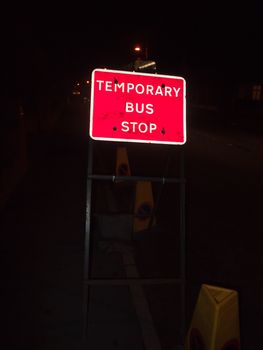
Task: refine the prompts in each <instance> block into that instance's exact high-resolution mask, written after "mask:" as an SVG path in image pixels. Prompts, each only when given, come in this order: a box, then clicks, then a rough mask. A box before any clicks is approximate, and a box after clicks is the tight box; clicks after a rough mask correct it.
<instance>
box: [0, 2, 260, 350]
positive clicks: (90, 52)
mask: <svg viewBox="0 0 263 350" xmlns="http://www.w3.org/2000/svg"><path fill="white" fill-rule="evenodd" d="M261 7H262V6H260V2H256V1H250V2H249V3H242V2H239V3H232V2H231V3H230V2H228V3H222V2H220V3H214V2H210V3H207V4H204V3H200V2H196V3H195V4H191V3H181V2H179V3H176V2H175V3H172V4H167V3H165V2H160V3H149V2H147V3H142V2H130V3H126V2H125V3H112V2H111V3H106V4H104V3H88V4H86V5H83V4H81V3H69V4H68V3H66V2H64V3H61V4H52V5H51V4H47V3H46V2H45V3H35V4H34V3H33V4H30V5H26V3H21V4H11V5H10V7H9V8H7V7H6V6H5V8H3V9H2V11H1V15H2V19H1V82H2V84H1V88H2V89H1V90H2V94H1V106H2V108H1V117H3V123H2V126H3V127H1V130H0V131H1V138H0V141H1V172H2V174H3V176H2V177H1V181H2V182H1V198H0V199H1V222H0V229H1V259H2V263H1V267H2V270H3V273H2V276H3V280H4V283H3V289H4V298H3V299H2V302H3V305H2V310H3V312H2V318H1V320H2V321H3V323H4V324H5V325H6V329H7V331H6V332H5V334H6V338H7V344H8V341H10V343H9V348H12V346H13V348H18V346H21V345H23V346H27V347H29V343H30V345H31V343H33V346H32V348H33V349H50V346H52V345H53V346H54V348H58V349H59V348H61V346H62V347H63V349H67V348H69V349H72V348H74V349H77V348H80V345H83V344H79V347H78V342H80V339H81V334H80V333H81V326H82V319H81V303H82V296H81V293H82V287H83V286H82V284H83V280H82V277H83V275H82V268H83V247H84V244H83V242H84V233H85V214H86V213H85V205H86V203H85V201H86V180H87V173H86V172H87V152H88V142H87V141H88V137H87V124H88V123H87V121H88V103H87V98H89V95H88V94H87V92H86V93H84V94H83V95H82V92H81V94H80V95H79V96H75V95H73V94H72V92H73V91H75V90H74V89H75V88H76V83H77V82H80V83H83V82H85V81H86V80H89V79H90V77H91V72H92V70H93V69H94V68H104V67H106V68H113V69H120V68H122V67H124V66H125V65H127V64H129V63H131V62H133V61H134V60H135V59H136V57H137V56H136V55H135V54H134V51H133V47H134V45H135V44H137V43H139V44H141V45H142V46H143V48H144V50H145V48H147V49H148V58H149V59H152V60H155V61H156V63H157V72H158V73H160V74H170V75H182V76H183V77H184V78H185V79H186V84H187V123H188V127H187V134H188V135H187V137H188V139H187V143H186V145H185V146H184V150H185V153H186V179H187V186H186V190H187V193H186V195H187V198H186V207H187V213H186V214H187V215H186V220H187V225H186V231H187V232H186V233H187V278H188V294H187V296H188V298H189V299H188V302H189V303H188V306H189V309H188V319H187V321H188V325H189V322H190V319H191V315H192V312H193V308H194V304H195V301H196V297H197V295H198V291H199V289H200V285H201V283H203V282H207V283H211V284H212V283H213V284H216V285H219V286H222V287H229V288H233V289H236V290H237V291H238V292H239V295H240V320H241V340H242V344H243V345H244V349H247V350H250V349H251V348H253V349H254V348H260V346H261V339H260V335H261V334H260V327H261V324H262V322H261V321H262V315H263V309H262V303H261V298H262V286H263V284H262V276H261V275H262V273H261V271H262V248H261V244H262V238H261V236H262V222H261V207H262V205H261V199H262V193H263V191H262V174H263V170H262V132H263V122H262V121H263V118H262V111H263V104H262V81H263V69H262V68H263V64H262V62H263V57H262V56H263V54H262V48H261V46H262V45H261V43H262V23H261V17H262V15H261V14H262V10H261ZM143 58H144V57H143ZM259 85H260V86H261V94H260V99H258V100H257V99H256V100H254V99H253V96H254V95H253V87H254V86H259ZM240 88H242V89H243V90H242V89H241V90H242V91H245V93H244V94H243V95H242V94H241V95H240V91H241V90H240ZM84 98H86V99H85V100H84ZM10 106H11V107H14V106H22V107H23V111H24V113H23V114H21V113H20V114H19V115H18V114H17V111H15V109H14V108H13V109H12V108H10ZM20 117H22V118H20ZM143 146H144V145H143ZM150 146H152V145H150ZM103 147H106V151H107V152H108V151H110V150H111V148H110V147H107V144H106V145H105V144H104V145H98V151H97V156H98V157H97V158H96V161H97V162H98V163H99V164H100V165H102V168H103V166H105V165H107V164H110V167H111V168H112V167H113V164H112V163H113V162H112V159H114V156H115V154H114V151H113V153H112V154H111V155H110V157H105V153H104V152H105V149H104V148H103ZM152 149H154V150H155V151H156V152H155V153H154V154H155V157H153V156H152ZM130 150H133V151H134V153H135V156H134V158H132V157H131V163H133V164H139V165H138V166H135V167H133V168H132V169H133V172H136V173H140V172H141V170H142V169H144V170H148V166H149V168H150V166H152V167H153V168H154V171H156V172H157V171H158V172H159V171H160V172H162V171H163V169H164V167H163V166H156V167H155V165H156V164H157V158H158V160H160V161H161V164H163V162H164V161H165V157H164V156H163V155H164V154H165V155H166V152H167V153H169V152H170V149H169V147H168V148H166V147H164V148H162V147H159V146H158V145H157V146H156V147H151V148H147V150H146V148H145V149H144V148H143V151H142V145H135V146H134V147H132V146H131V145H130V148H129V151H130ZM147 152H148V153H147ZM175 153H176V151H175ZM138 155H140V156H142V158H140V157H139V156H138ZM157 155H158V157H157ZM145 159H147V162H146V161H145ZM137 162H138V163H137ZM171 164H172V165H174V164H178V163H177V162H176V161H174V162H171ZM105 167H106V166H105ZM106 170H108V169H103V171H105V172H106ZM172 170H173V168H172ZM160 176H161V175H160ZM173 191H174V190H170V189H169V188H168V189H167V188H166V190H165V193H166V196H164V197H163V202H162V206H161V210H160V212H161V214H160V216H161V219H162V221H163V222H165V223H166V228H167V227H168V228H169V229H170V228H172V227H173V224H174V221H176V220H174V216H173V210H174V209H176V208H177V207H175V201H174V198H177V199H178V195H177V192H176V191H175V192H173ZM102 199H104V197H103V195H102ZM168 231H169V230H168ZM172 233H174V231H172ZM166 234H167V233H166ZM143 238H145V240H144V239H143ZM173 238H174V236H173V235H172V234H171V235H169V233H168V234H167V236H166V239H165V240H164V239H163V232H162V235H161V236H157V237H155V238H154V241H150V242H149V241H148V239H149V237H148V236H147V235H145V236H143V235H142V240H141V241H140V242H139V258H138V267H140V269H141V271H140V272H143V273H144V272H145V271H144V270H146V272H148V271H147V269H148V268H149V269H150V270H151V269H152V270H153V271H150V272H151V273H152V272H153V273H155V272H156V271H158V269H163V271H162V272H163V273H164V275H165V273H167V271H170V270H172V272H175V271H174V270H173V266H174V265H173V264H172V263H170V258H171V259H172V262H173V257H174V255H175V254H174V250H173V245H172V244H170V243H169V242H170V241H169V240H170V239H171V240H172V239H173ZM155 239H156V241H155ZM149 243H150V246H149ZM173 243H174V242H173ZM98 248H100V249H101V251H99V253H100V256H101V257H102V261H101V264H99V268H98V270H99V273H103V272H105V270H107V269H109V270H111V269H114V268H115V267H116V266H117V267H119V260H120V256H119V255H118V254H117V253H116V255H114V254H112V255H111V254H110V253H108V252H107V247H106V248H105V245H104V246H103V244H101V245H99V244H98ZM177 248H178V247H177ZM168 251H169V254H168V253H167V252H168ZM145 252H147V254H145ZM156 252H157V255H158V259H157V258H156V256H157V255H156ZM177 257H178V255H177ZM148 258H151V259H152V260H153V264H152V263H151V261H152V260H150V259H148ZM104 259H105V260H104ZM166 262H167V264H165V263H166ZM154 269H155V270H154ZM157 289H158V288H157ZM106 292H108V289H106ZM95 294H96V293H95ZM102 294H103V293H102ZM106 294H107V293H106ZM107 295H108V296H111V295H112V296H113V298H112V299H111V298H109V300H107V302H105V296H104V295H100V293H99V294H98V299H96V295H95V299H94V300H95V303H94V304H95V306H97V307H99V308H100V306H101V305H103V306H105V305H106V307H108V305H110V306H111V305H112V301H113V300H114V301H115V304H114V305H115V306H114V312H112V308H111V307H109V308H107V310H108V311H109V314H108V316H107V317H109V318H107V320H108V323H109V324H110V325H111V326H112V325H113V326H114V322H111V317H115V316H116V314H117V316H118V313H120V315H121V316H120V326H122V325H123V318H122V317H123V315H124V317H126V318H125V320H126V321H130V320H133V316H129V313H130V311H129V310H127V308H126V307H127V303H126V302H125V300H124V304H123V305H121V307H120V305H119V304H118V301H122V299H120V300H116V299H118V297H116V295H117V294H116V295H115V292H114V291H111V293H109V294H107ZM168 295H169V298H168V297H167V296H168ZM174 295H175V294H174V291H173V290H172V289H170V290H169V291H167V290H162V291H160V290H157V291H156V290H154V289H153V290H152V291H150V297H149V299H150V300H153V302H152V311H153V315H154V321H156V324H157V330H158V332H159V335H160V338H161V339H162V343H163V344H164V346H163V348H164V349H165V350H166V349H167V350H173V349H174V344H175V342H174V340H175V339H174V316H175V315H177V316H178V312H177V310H178V305H176V303H178V300H179V298H177V299H176V298H174ZM175 299H176V300H175ZM175 302H176V303H175ZM115 311H116V314H115ZM125 311H127V312H126V313H125ZM128 311H129V312H128ZM94 314H95V316H94V317H95V320H96V317H97V316H98V315H100V312H99V313H98V315H97V314H96V312H94ZM131 314H132V311H131ZM127 315H128V316H127ZM102 316H104V315H102ZM117 316H116V317H117ZM102 318H103V317H102ZM103 322H104V319H103ZM103 324H104V327H105V328H106V331H108V329H109V328H108V327H109V325H108V324H107V323H103ZM99 326H100V325H99ZM136 327H137V326H136ZM136 327H133V326H131V327H130V328H129V323H128V327H127V333H125V332H124V333H123V334H131V333H130V331H131V329H133V330H134V329H137V328H136ZM104 330H105V329H104ZM136 332H137V331H136ZM136 332H135V333H136ZM113 333H114V332H113ZM139 333H140V332H139ZM105 334H108V333H105ZM123 334H122V332H119V331H118V329H117V331H116V334H108V338H107V337H106V336H105V339H104V337H101V331H99V332H98V333H97V334H96V332H94V334H93V337H94V339H93V340H94V344H96V342H97V341H98V340H99V341H102V342H103V341H104V340H105V343H106V344H108V345H109V344H110V345H109V348H116V346H117V345H118V341H119V344H120V343H121V341H123V339H121V336H122V335H123ZM136 334H137V333H136ZM98 335H99V336H98ZM114 337H115V338H114ZM118 337H120V339H119V338H118ZM126 338H127V339H129V338H128V337H126ZM116 339H117V340H116ZM134 339H136V341H137V337H134ZM138 339H140V337H138ZM11 340H12V342H11ZM126 341H127V343H128V342H129V341H128V340H126ZM107 342H109V343H107ZM116 344H117V345H116ZM129 345H130V346H132V344H129ZM110 346H111V347H110ZM119 348H121V346H119ZM123 348H125V350H127V347H123ZM134 348H135V346H134Z"/></svg>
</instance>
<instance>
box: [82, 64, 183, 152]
mask: <svg viewBox="0 0 263 350" xmlns="http://www.w3.org/2000/svg"><path fill="white" fill-rule="evenodd" d="M185 85H186V83H185V80H184V78H182V77H177V76H170V75H160V74H147V73H137V72H126V71H119V70H108V69H95V70H94V71H93V72H92V85H91V104H90V131H89V132H90V137H91V138H93V139H95V140H105V141H125V142H126V141H127V142H145V143H163V144H178V145H182V144H184V143H185V142H186V98H185V93H186V91H185Z"/></svg>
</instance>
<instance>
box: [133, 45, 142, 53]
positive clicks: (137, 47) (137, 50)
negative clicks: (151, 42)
mask: <svg viewBox="0 0 263 350" xmlns="http://www.w3.org/2000/svg"><path fill="white" fill-rule="evenodd" d="M141 50H142V49H141V47H140V46H139V45H136V46H135V47H134V51H136V52H140V51H141Z"/></svg>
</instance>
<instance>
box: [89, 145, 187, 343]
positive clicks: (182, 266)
mask: <svg viewBox="0 0 263 350" xmlns="http://www.w3.org/2000/svg"><path fill="white" fill-rule="evenodd" d="M94 142H99V141H93V140H92V139H91V138H90V139H89V149H88V171H87V197H86V223H85V246H84V295H83V337H84V339H86V337H87V329H88V310H89V295H90V293H89V287H90V286H92V285H93V286H94V285H115V286H117V285H120V286H125V285H131V284H133V285H153V284H155V285H156V284H178V285H179V286H180V296H181V310H180V313H181V330H180V337H181V341H182V343H183V342H184V339H185V335H186V333H185V332H186V227H185V182H186V181H185V173H184V168H185V165H184V149H183V148H181V149H180V173H179V177H178V178H174V177H173V178H171V177H167V178H165V177H148V176H147V177H145V176H115V175H101V174H93V143H94ZM179 147H182V146H179ZM93 180H99V181H113V182H114V181H130V182H133V181H135V182H136V181H151V182H159V183H161V184H163V185H165V184H168V183H177V184H178V186H179V193H180V204H179V208H180V209H179V210H180V229H179V230H180V278H146V279H145V278H125V279H97V278H96V279H92V278H91V277H90V241H91V215H92V196H91V195H92V182H93ZM157 202H158V199H157ZM152 216H153V213H152V214H151V217H152ZM150 222H151V221H150Z"/></svg>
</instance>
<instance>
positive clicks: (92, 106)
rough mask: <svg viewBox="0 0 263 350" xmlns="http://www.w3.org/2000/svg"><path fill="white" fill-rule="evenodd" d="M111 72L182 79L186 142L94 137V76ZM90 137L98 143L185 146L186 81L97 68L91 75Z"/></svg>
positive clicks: (159, 75)
mask: <svg viewBox="0 0 263 350" xmlns="http://www.w3.org/2000/svg"><path fill="white" fill-rule="evenodd" d="M105 71H107V72H109V73H116V74H118V73H120V74H131V75H143V76H148V77H149V76H152V77H156V76H158V77H160V78H162V77H163V78H172V79H181V80H183V86H184V97H183V107H184V110H183V123H184V126H183V128H184V131H183V135H184V141H183V142H173V141H159V140H140V139H123V138H113V137H96V136H93V135H92V130H93V118H91V116H93V109H94V104H93V101H94V75H95V73H96V72H105ZM89 136H90V137H91V138H92V139H93V140H97V141H117V142H132V143H147V144H151V143H153V144H167V145H184V144H185V143H186V140H187V137H186V81H185V79H184V78H183V77H180V76H175V75H165V74H157V73H156V74H152V73H140V72H135V71H132V72H131V71H124V70H116V69H107V68H95V69H94V70H93V71H92V75H91V97H90V121H89Z"/></svg>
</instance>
